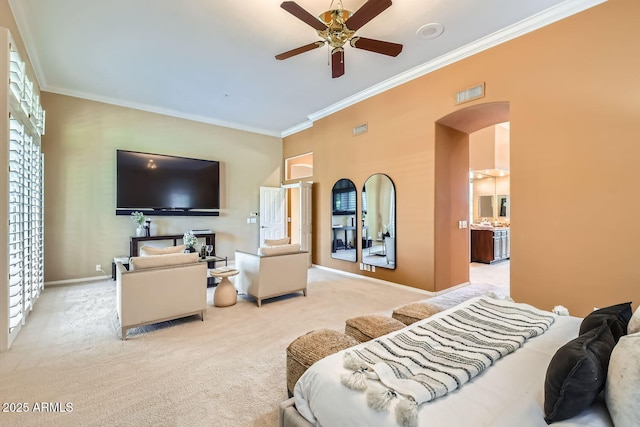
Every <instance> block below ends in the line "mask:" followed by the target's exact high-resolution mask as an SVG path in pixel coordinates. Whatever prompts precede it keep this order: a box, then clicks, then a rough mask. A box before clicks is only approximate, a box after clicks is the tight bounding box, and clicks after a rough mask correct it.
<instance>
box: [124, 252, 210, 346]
mask: <svg viewBox="0 0 640 427" xmlns="http://www.w3.org/2000/svg"><path fill="white" fill-rule="evenodd" d="M129 266H130V268H131V271H127V269H126V268H125V267H124V266H123V265H122V263H120V262H118V263H116V298H117V310H118V318H119V319H120V327H121V328H122V339H123V340H125V339H127V330H128V329H130V328H134V327H137V326H143V325H149V324H152V323H158V322H163V321H165V320H172V319H177V318H180V317H186V316H191V315H194V314H200V316H201V317H202V320H204V316H205V312H206V310H207V263H205V262H198V254H197V253H191V254H169V255H150V256H145V257H132V258H131V259H130V261H129Z"/></svg>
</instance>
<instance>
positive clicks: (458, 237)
mask: <svg viewBox="0 0 640 427" xmlns="http://www.w3.org/2000/svg"><path fill="white" fill-rule="evenodd" d="M509 116H510V115H509V103H508V102H491V103H485V104H477V105H472V106H469V107H466V108H462V109H460V110H457V111H455V112H453V113H451V114H448V115H447V116H444V117H442V118H441V119H440V120H438V121H436V129H435V162H434V163H435V224H434V225H435V227H434V230H435V232H434V233H435V236H434V241H435V291H436V292H438V291H442V290H444V289H447V288H451V287H453V286H456V285H460V284H464V283H468V282H469V246H470V241H469V229H468V228H467V227H464V226H463V223H462V221H467V220H468V218H469V134H470V133H473V132H475V131H477V130H479V129H483V128H486V127H488V126H493V125H496V124H498V123H503V122H508V121H510V117H509Z"/></svg>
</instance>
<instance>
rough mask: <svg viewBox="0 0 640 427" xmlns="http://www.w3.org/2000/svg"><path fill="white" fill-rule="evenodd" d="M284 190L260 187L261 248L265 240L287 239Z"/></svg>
mask: <svg viewBox="0 0 640 427" xmlns="http://www.w3.org/2000/svg"><path fill="white" fill-rule="evenodd" d="M285 213H286V212H285V204H284V189H283V188H279V187H260V246H262V244H263V243H264V239H281V238H283V237H286V222H285Z"/></svg>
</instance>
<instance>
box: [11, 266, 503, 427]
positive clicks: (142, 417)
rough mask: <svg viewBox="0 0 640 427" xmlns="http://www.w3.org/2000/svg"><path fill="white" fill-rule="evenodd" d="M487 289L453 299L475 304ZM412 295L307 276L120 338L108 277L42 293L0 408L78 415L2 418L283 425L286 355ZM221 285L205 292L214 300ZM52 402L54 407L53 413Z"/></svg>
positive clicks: (15, 349) (317, 272)
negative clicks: (301, 289) (299, 342)
mask: <svg viewBox="0 0 640 427" xmlns="http://www.w3.org/2000/svg"><path fill="white" fill-rule="evenodd" d="M487 290H491V291H494V292H496V293H502V294H506V293H508V288H507V287H505V286H503V285H499V286H494V285H490V284H480V285H479V286H478V287H476V286H475V285H472V286H467V287H464V288H460V289H456V290H454V291H452V292H449V293H447V294H446V295H447V296H449V297H451V298H463V299H467V298H469V297H471V296H475V295H481V294H484V293H485V292H486V291H487ZM426 297H427V296H426V295H425V294H423V293H419V292H416V291H413V290H411V289H410V288H406V289H404V288H398V287H394V286H388V285H385V284H381V283H379V282H375V281H370V280H365V279H361V278H356V277H352V276H346V275H343V274H339V273H336V272H333V271H328V270H324V269H319V268H311V269H310V270H309V292H308V296H307V297H303V296H302V295H301V294H298V295H294V296H286V297H281V298H277V299H273V300H267V301H264V302H263V306H262V307H261V308H258V307H257V305H256V304H255V302H253V301H251V300H249V299H245V298H242V297H241V298H239V299H238V303H237V304H236V305H235V306H232V307H225V308H218V307H213V306H212V305H209V307H208V309H207V315H206V320H205V321H204V322H202V321H200V320H199V317H197V316H194V317H191V318H188V319H183V320H177V321H172V322H164V323H162V324H159V325H154V326H149V327H143V328H137V329H132V330H130V331H129V339H128V340H127V341H121V340H120V338H119V327H118V319H117V316H116V311H115V305H116V301H115V283H114V282H113V281H111V280H105V281H101V282H94V283H89V284H83V285H72V286H56V287H49V288H47V289H45V290H44V292H43V294H42V296H41V297H40V299H39V300H38V301H37V304H36V308H35V310H34V312H33V313H32V314H31V315H30V317H29V319H28V322H27V324H26V325H25V326H24V328H23V330H22V331H21V332H20V334H19V336H18V337H17V339H16V341H15V342H14V344H13V346H12V348H11V349H10V350H9V351H6V352H3V353H0V396H2V401H3V402H13V403H20V402H23V403H26V404H28V406H29V408H30V409H31V410H33V407H34V404H35V403H41V402H47V403H49V402H51V403H57V402H59V403H60V404H61V408H65V404H66V403H70V404H71V405H72V409H73V410H72V411H71V412H53V413H52V412H39V413H34V412H29V413H6V412H0V425H3V426H45V425H46V426H105V425H110V426H151V425H153V426H160V425H161V426H194V425H211V426H275V425H277V417H278V414H277V405H278V403H280V402H281V401H283V400H285V399H286V398H287V391H286V382H285V361H286V354H285V349H286V347H287V346H288V345H289V343H290V342H291V341H293V340H294V339H295V338H296V337H298V336H300V335H302V334H304V333H307V332H309V331H311V330H314V329H318V328H330V329H335V330H340V331H343V330H344V321H345V320H346V319H348V318H350V317H354V316H359V315H363V314H369V313H386V314H390V313H391V311H392V309H393V308H396V307H398V306H401V305H404V304H407V303H410V302H414V301H417V300H422V299H425V298H426ZM212 301H213V288H210V289H208V302H209V304H211V303H212ZM54 407H55V406H54Z"/></svg>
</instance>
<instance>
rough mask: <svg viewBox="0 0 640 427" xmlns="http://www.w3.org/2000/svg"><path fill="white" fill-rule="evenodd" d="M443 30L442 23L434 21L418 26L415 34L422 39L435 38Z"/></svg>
mask: <svg viewBox="0 0 640 427" xmlns="http://www.w3.org/2000/svg"><path fill="white" fill-rule="evenodd" d="M443 32H444V27H443V26H442V24H438V23H436V22H434V23H431V24H425V25H423V26H422V27H420V28H418V30H417V31H416V35H417V36H418V37H420V38H421V39H424V40H429V39H435V38H436V37H438V36H439V35H440V34H442V33H443Z"/></svg>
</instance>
